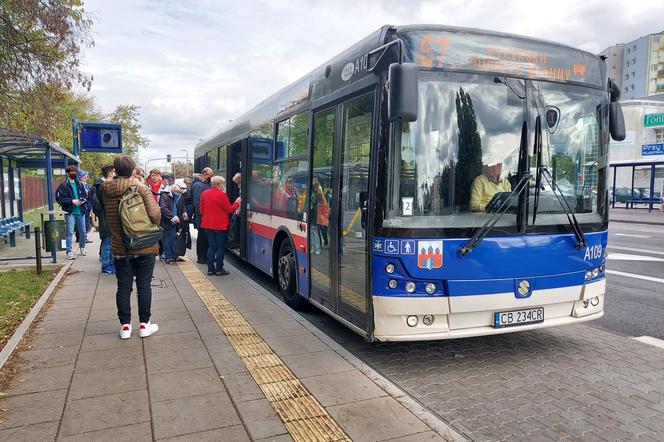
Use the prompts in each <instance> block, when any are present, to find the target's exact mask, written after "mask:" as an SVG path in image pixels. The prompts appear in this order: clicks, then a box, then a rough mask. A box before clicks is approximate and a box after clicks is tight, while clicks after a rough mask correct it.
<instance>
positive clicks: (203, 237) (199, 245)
mask: <svg viewBox="0 0 664 442" xmlns="http://www.w3.org/2000/svg"><path fill="white" fill-rule="evenodd" d="M206 232H207V231H206V230H205V229H202V228H200V227H199V228H198V238H196V258H197V259H198V261H199V262H200V261H205V260H206V259H207V254H208V247H209V246H208V238H207V234H206Z"/></svg>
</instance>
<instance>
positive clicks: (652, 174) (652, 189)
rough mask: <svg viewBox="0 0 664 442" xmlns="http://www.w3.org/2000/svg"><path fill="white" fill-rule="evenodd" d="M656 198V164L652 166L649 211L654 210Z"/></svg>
mask: <svg viewBox="0 0 664 442" xmlns="http://www.w3.org/2000/svg"><path fill="white" fill-rule="evenodd" d="M653 198H655V165H654V164H653V165H652V166H650V202H649V203H648V213H650V212H652V200H653Z"/></svg>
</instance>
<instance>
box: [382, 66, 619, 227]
mask: <svg viewBox="0 0 664 442" xmlns="http://www.w3.org/2000/svg"><path fill="white" fill-rule="evenodd" d="M607 107H608V99H607V97H606V93H605V92H602V91H601V90H597V89H593V88H588V87H581V86H574V85H569V84H562V83H551V82H545V81H538V80H524V79H519V78H509V77H503V76H494V75H477V74H461V73H459V74H457V73H440V72H437V73H435V72H423V73H422V75H421V83H420V87H419V116H418V119H417V121H416V122H413V123H403V124H401V126H400V127H399V126H395V127H396V128H397V131H396V134H395V136H393V137H392V143H391V148H390V153H389V161H388V177H387V187H386V188H387V195H386V203H387V204H386V213H385V219H384V222H383V227H388V228H399V227H403V228H452V229H462V231H457V232H455V234H461V235H467V234H468V233H469V232H470V231H471V230H472V229H473V228H476V227H478V226H480V225H482V224H483V223H484V221H485V220H486V218H487V213H488V212H493V211H496V210H497V208H498V206H499V205H500V204H502V201H503V200H504V199H505V198H511V199H512V200H513V201H512V202H510V201H508V202H507V203H506V204H508V205H510V206H512V207H510V209H511V210H510V211H511V212H512V213H513V214H514V215H510V214H509V212H510V211H508V213H506V214H505V215H504V216H502V217H501V218H500V220H499V222H498V223H497V225H496V228H495V229H494V231H493V232H492V233H491V234H492V235H500V234H513V233H515V226H516V223H517V221H516V216H515V214H516V211H517V204H518V202H517V198H516V197H515V196H511V197H510V196H509V192H510V191H511V190H512V188H513V187H514V186H515V185H516V181H517V171H518V154H519V145H520V141H521V133H522V126H523V122H524V121H526V122H527V127H528V132H527V137H528V139H527V142H528V154H529V164H530V172H531V173H532V174H533V176H534V175H536V173H535V172H536V170H535V167H536V161H535V158H534V157H533V139H534V131H535V127H536V125H535V121H536V119H537V117H538V116H539V117H540V121H541V127H542V129H541V130H542V163H543V164H544V165H546V166H547V168H548V170H549V172H550V175H551V177H550V179H549V180H546V179H543V180H542V185H541V186H540V192H539V201H538V209H537V218H536V219H535V220H533V219H532V216H531V217H530V219H529V221H528V224H529V226H530V227H529V228H530V232H547V231H551V232H559V231H560V230H561V228H560V227H561V226H567V225H568V221H567V217H566V215H565V211H564V209H563V207H562V205H561V201H560V200H559V198H558V197H556V195H554V193H553V190H552V188H551V184H553V185H557V186H558V189H559V190H560V191H561V193H562V197H564V199H565V200H566V201H567V203H568V204H569V206H570V208H571V210H572V211H573V212H574V213H575V214H576V216H577V219H578V220H579V222H580V223H581V224H582V225H588V224H597V223H602V222H603V217H604V215H603V214H604V209H605V206H604V204H605V202H606V173H607V164H606V160H607V143H608V135H607V130H606V129H607V121H606V109H607ZM549 181H553V182H552V183H549ZM534 185H535V180H534V179H533V180H531V183H530V185H529V187H530V189H529V195H530V196H529V199H528V200H529V206H530V210H529V213H532V211H533V210H532V207H533V202H534V201H533V200H534V193H535V192H534ZM559 196H560V195H559Z"/></svg>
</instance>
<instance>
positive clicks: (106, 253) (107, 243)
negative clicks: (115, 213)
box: [90, 164, 115, 275]
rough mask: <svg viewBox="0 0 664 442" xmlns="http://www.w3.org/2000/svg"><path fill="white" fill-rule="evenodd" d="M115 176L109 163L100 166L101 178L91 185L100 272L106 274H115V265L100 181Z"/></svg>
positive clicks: (113, 169)
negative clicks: (97, 227) (96, 227)
mask: <svg viewBox="0 0 664 442" xmlns="http://www.w3.org/2000/svg"><path fill="white" fill-rule="evenodd" d="M114 176H115V168H114V167H113V165H111V164H107V165H105V166H103V167H102V168H101V178H98V179H97V181H95V184H94V186H93V187H92V195H91V196H90V199H91V200H92V211H93V212H94V214H95V215H96V216H97V219H98V220H99V239H101V246H99V260H100V261H101V273H103V274H106V275H113V274H115V267H114V266H113V254H112V253H111V230H110V229H109V228H108V220H107V219H106V211H105V210H104V202H103V201H104V199H103V197H102V190H101V183H103V182H104V181H109V180H112V179H113V177H114Z"/></svg>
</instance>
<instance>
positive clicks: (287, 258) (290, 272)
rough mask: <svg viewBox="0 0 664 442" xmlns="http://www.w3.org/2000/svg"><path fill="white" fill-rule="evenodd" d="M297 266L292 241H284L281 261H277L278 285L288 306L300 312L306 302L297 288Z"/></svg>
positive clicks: (280, 256) (280, 250)
mask: <svg viewBox="0 0 664 442" xmlns="http://www.w3.org/2000/svg"><path fill="white" fill-rule="evenodd" d="M296 274H297V264H296V263H295V252H293V246H291V243H290V241H288V240H284V241H283V242H282V243H281V247H280V248H279V260H278V261H277V283H278V284H279V291H280V292H281V296H283V297H284V301H285V302H286V304H287V305H288V306H289V307H290V308H293V309H296V310H299V309H302V308H303V307H304V305H305V304H306V300H305V299H304V298H303V297H302V296H300V295H298V293H297V289H296V286H295V275H296Z"/></svg>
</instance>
